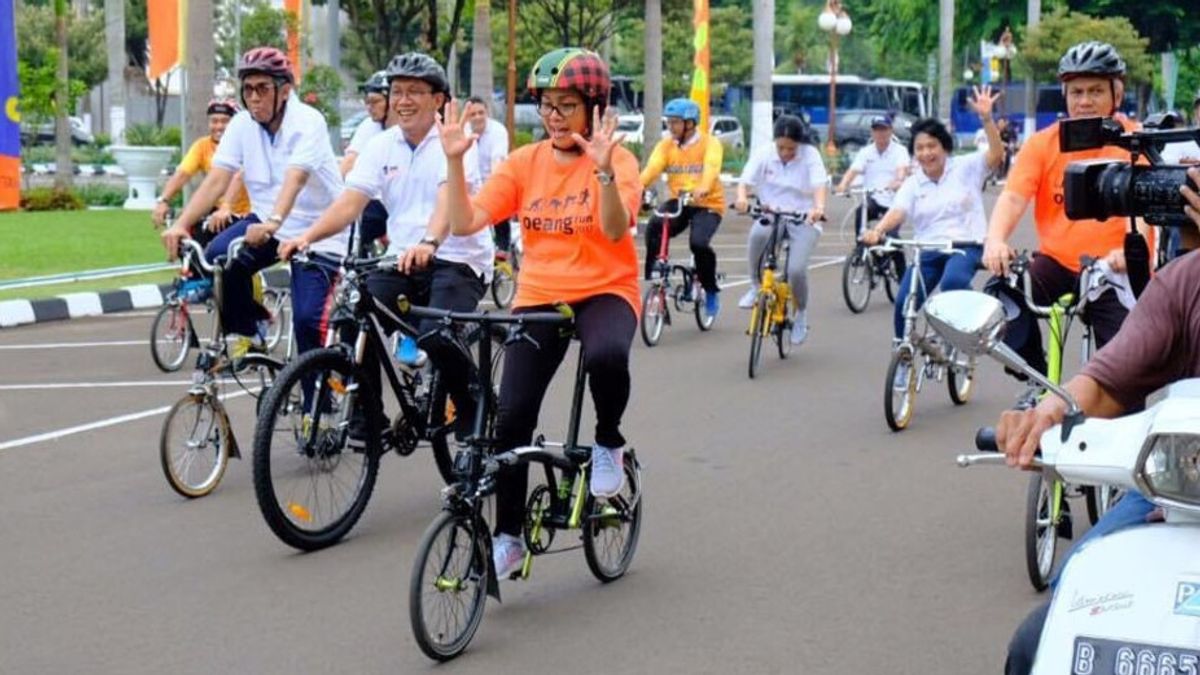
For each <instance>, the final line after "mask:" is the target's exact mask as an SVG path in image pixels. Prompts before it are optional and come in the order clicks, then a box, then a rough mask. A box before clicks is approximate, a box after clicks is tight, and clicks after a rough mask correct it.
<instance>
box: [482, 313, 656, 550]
mask: <svg viewBox="0 0 1200 675" xmlns="http://www.w3.org/2000/svg"><path fill="white" fill-rule="evenodd" d="M571 308H572V309H574V310H575V334H576V335H577V336H578V337H579V342H580V348H581V349H583V369H584V371H585V372H586V373H587V376H588V384H589V385H590V387H591V390H592V401H593V403H594V404H595V407H596V435H595V442H596V443H598V444H600V445H603V446H606V447H609V448H620V447H622V446H624V445H625V437H624V436H622V435H621V416H622V415H623V414H624V413H625V406H626V405H627V404H628V403H629V350H630V348H631V347H632V345H633V333H634V330H635V329H636V328H637V316H636V315H635V314H634V311H633V308H632V307H630V306H629V303H628V302H626V301H625V300H623V299H621V298H619V297H617V296H615V295H597V296H594V297H591V298H588V299H586V300H582V301H580V302H577V303H574V304H572V305H571ZM536 311H553V310H552V308H550V307H524V308H522V309H519V310H517V312H518V313H520V312H536ZM528 334H529V337H531V338H533V339H534V340H535V341H537V343H538V345H539V346H540V348H539V347H536V346H534V345H533V344H531V343H530V342H528V341H524V340H523V341H519V342H514V343H512V344H510V345H509V346H508V348H507V349H506V350H505V353H504V373H503V374H502V375H501V377H500V409H499V412H498V415H497V418H496V440H497V446H496V447H497V450H499V451H501V452H505V451H508V450H511V449H513V448H518V447H521V446H525V445H529V443H530V442H531V441H532V440H533V431H534V429H535V428H536V427H537V422H538V412H539V411H540V410H541V408H542V399H543V398H545V396H546V389H547V388H548V387H549V386H550V380H552V379H553V378H554V373H555V372H556V371H557V370H558V366H559V364H561V363H562V360H563V357H564V356H566V353H567V347H568V346H570V343H571V338H570V336H563V335H562V334H561V327H560V326H554V325H533V326H530V327H529V328H528ZM528 489H529V467H528V465H523V466H515V467H504V468H502V469H501V470H500V473H499V476H498V480H497V483H496V532H497V533H500V532H503V533H506V534H511V535H514V536H520V534H521V525H522V523H523V522H524V519H525V494H526V492H527V491H528Z"/></svg>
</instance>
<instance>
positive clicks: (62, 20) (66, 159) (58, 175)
mask: <svg viewBox="0 0 1200 675" xmlns="http://www.w3.org/2000/svg"><path fill="white" fill-rule="evenodd" d="M54 32H55V38H56V42H57V44H58V73H57V77H58V87H57V88H56V90H55V97H54V98H55V102H54V141H55V146H56V152H55V153H54V162H55V172H54V187H55V188H58V189H62V190H65V189H69V188H70V187H71V184H72V177H73V174H74V170H73V167H72V165H71V123H70V120H68V119H67V117H68V115H69V114H70V106H71V101H70V90H69V87H68V85H67V78H68V77H69V76H70V71H69V69H68V68H67V49H68V43H67V2H66V0H55V2H54Z"/></svg>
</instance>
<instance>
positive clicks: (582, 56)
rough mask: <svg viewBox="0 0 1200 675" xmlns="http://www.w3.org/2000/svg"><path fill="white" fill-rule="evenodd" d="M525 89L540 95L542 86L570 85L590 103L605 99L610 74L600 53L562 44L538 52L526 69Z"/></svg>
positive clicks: (604, 100)
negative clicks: (535, 61)
mask: <svg viewBox="0 0 1200 675" xmlns="http://www.w3.org/2000/svg"><path fill="white" fill-rule="evenodd" d="M528 87H529V91H530V92H531V93H532V94H533V95H534V96H535V97H538V96H541V92H542V90H544V89H574V90H575V91H578V92H579V93H580V95H582V96H583V98H584V99H585V100H587V101H589V102H591V103H593V104H605V103H608V92H609V90H611V89H612V78H611V77H610V76H609V74H608V64H606V63H605V62H604V59H602V58H600V55H599V54H597V53H595V52H590V51H588V50H586V49H579V48H577V47H565V48H563V49H555V50H554V51H552V52H549V53H547V54H545V55H544V56H542V58H540V59H538V60H537V63H535V64H534V65H533V71H531V72H530V73H529V82H528Z"/></svg>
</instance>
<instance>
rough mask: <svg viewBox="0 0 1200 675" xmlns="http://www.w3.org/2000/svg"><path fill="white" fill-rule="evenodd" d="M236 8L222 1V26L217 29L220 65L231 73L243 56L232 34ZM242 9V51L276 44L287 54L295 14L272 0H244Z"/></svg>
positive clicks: (220, 16)
mask: <svg viewBox="0 0 1200 675" xmlns="http://www.w3.org/2000/svg"><path fill="white" fill-rule="evenodd" d="M235 9H236V8H235V7H233V6H231V3H230V2H228V1H226V2H222V3H221V4H220V5H219V6H218V8H217V13H218V17H219V18H218V25H219V26H220V28H219V29H218V30H217V38H218V40H217V49H216V56H217V68H218V69H224V70H226V71H227V72H229V73H233V71H234V70H235V69H236V68H237V61H238V58H239V57H240V56H241V54H238V53H236V50H237V49H238V45H237V44H236V40H235V39H234V34H233V33H234V26H235V23H234V21H233V20H232V18H231V13H232V12H233V11H235ZM241 10H242V17H241V21H242V25H241V28H242V38H241V48H242V51H246V50H248V49H250V48H251V47H274V48H276V49H280V50H282V51H283V52H284V53H287V32H288V27H289V26H294V25H295V22H296V17H295V16H293V15H292V14H290V13H288V12H286V11H284V10H282V9H275V8H274V7H272V6H271V3H270V2H269V0H244V1H243V2H242V3H241Z"/></svg>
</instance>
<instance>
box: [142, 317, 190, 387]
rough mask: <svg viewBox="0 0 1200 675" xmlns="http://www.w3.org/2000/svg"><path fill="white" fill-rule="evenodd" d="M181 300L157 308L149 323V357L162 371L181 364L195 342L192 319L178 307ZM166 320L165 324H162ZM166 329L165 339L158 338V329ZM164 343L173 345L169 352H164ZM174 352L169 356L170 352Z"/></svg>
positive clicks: (170, 371) (176, 367)
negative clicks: (152, 319)
mask: <svg viewBox="0 0 1200 675" xmlns="http://www.w3.org/2000/svg"><path fill="white" fill-rule="evenodd" d="M181 305H182V302H181V301H173V302H169V303H167V304H165V305H163V306H162V308H161V309H159V310H158V313H157V314H155V315H154V321H153V322H152V323H151V324H150V358H152V359H153V360H154V365H155V366H157V367H158V369H159V370H161V371H162V372H164V373H173V372H175V371H177V370H179V369H180V368H181V367H182V366H183V362H184V361H186V360H187V355H188V352H189V351H191V349H192V345H193V343H194V342H195V329H194V328H193V326H192V319H191V317H189V316H188V315H187V313H186V311H185V310H182V309H180V307H181ZM164 321H166V322H167V325H166V326H165V328H164V326H163V325H162V324H163V322H164ZM160 330H166V332H167V337H168V339H167V340H159V331H160ZM164 343H166V344H170V345H175V347H174V348H173V349H172V350H171V352H166V353H164V352H163V351H162V350H163V349H164V348H165V346H164ZM176 351H177V352H178V353H175V354H174V355H173V356H171V353H173V352H176Z"/></svg>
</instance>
